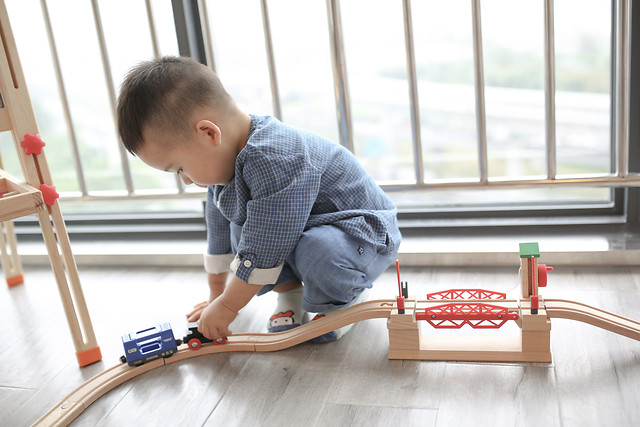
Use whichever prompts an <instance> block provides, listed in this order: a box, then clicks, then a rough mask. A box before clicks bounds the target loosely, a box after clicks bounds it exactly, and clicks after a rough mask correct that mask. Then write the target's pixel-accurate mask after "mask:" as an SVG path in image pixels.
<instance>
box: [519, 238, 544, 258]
mask: <svg viewBox="0 0 640 427" xmlns="http://www.w3.org/2000/svg"><path fill="white" fill-rule="evenodd" d="M531 257H536V258H540V249H538V242H531V243H520V258H531Z"/></svg>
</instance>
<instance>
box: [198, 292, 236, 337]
mask: <svg viewBox="0 0 640 427" xmlns="http://www.w3.org/2000/svg"><path fill="white" fill-rule="evenodd" d="M237 315H238V312H237V311H234V310H232V309H230V308H228V307H227V306H225V305H224V304H223V303H222V298H216V299H215V300H214V301H213V302H211V303H210V304H209V305H208V306H207V307H206V308H204V309H203V310H202V312H201V314H200V320H199V321H198V331H200V332H201V333H202V334H203V335H204V336H205V337H207V338H209V339H210V340H216V339H218V338H223V337H226V336H229V335H231V331H230V330H229V324H230V323H231V322H233V320H234V319H235V318H236V316H237Z"/></svg>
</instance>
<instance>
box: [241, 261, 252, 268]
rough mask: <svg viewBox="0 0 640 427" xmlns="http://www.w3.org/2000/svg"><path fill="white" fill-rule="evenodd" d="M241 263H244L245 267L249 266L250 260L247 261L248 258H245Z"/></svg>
mask: <svg viewBox="0 0 640 427" xmlns="http://www.w3.org/2000/svg"><path fill="white" fill-rule="evenodd" d="M242 264H244V266H245V267H247V268H249V267H251V261H249V260H248V259H245V260H244V262H243V263H242Z"/></svg>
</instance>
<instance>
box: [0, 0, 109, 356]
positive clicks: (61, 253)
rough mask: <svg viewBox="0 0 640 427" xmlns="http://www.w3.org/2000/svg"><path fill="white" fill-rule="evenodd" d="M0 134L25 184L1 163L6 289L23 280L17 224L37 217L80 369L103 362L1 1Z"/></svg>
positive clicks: (0, 240)
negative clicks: (9, 139) (8, 140)
mask: <svg viewBox="0 0 640 427" xmlns="http://www.w3.org/2000/svg"><path fill="white" fill-rule="evenodd" d="M0 37H1V38H2V49H1V52H0V97H1V101H2V103H1V105H0V131H3V132H5V131H11V133H12V135H13V140H14V142H15V148H16V151H17V153H18V158H19V159H20V167H21V169H22V173H23V175H24V180H20V179H18V178H16V177H14V176H11V175H10V174H8V173H6V172H5V171H4V170H2V169H1V168H2V164H1V163H0V222H1V223H2V225H1V226H0V248H1V249H2V267H3V270H4V274H5V277H6V279H7V284H8V285H9V286H16V285H19V284H21V283H23V281H24V277H23V273H22V266H21V264H20V259H19V256H18V251H17V248H16V235H15V231H14V228H13V223H12V220H14V219H16V218H20V217H23V216H26V215H31V214H34V215H35V216H36V217H37V218H38V221H39V223H40V228H41V230H42V237H43V239H44V242H45V245H46V247H47V251H48V253H49V258H50V261H51V267H52V268H53V272H54V274H55V277H56V281H57V284H58V290H59V292H60V297H61V299H62V304H63V306H64V311H65V314H66V317H67V321H68V324H69V329H70V330H71V336H72V339H73V344H74V346H75V350H76V357H77V360H78V364H79V365H80V366H85V365H88V364H91V363H94V362H97V361H99V360H101V359H102V355H101V353H100V347H98V345H97V343H96V337H95V334H94V332H93V327H92V325H91V320H90V318H89V312H88V310H87V305H86V302H85V299H84V295H83V292H82V287H81V285H80V279H79V277H78V270H77V267H76V263H75V260H74V258H73V253H72V252H71V246H70V243H69V236H68V235H67V230H66V227H65V223H64V220H63V218H62V213H61V211H60V206H59V204H58V201H57V198H58V194H57V193H56V191H55V186H54V185H53V182H52V179H51V173H50V171H49V167H48V165H47V159H46V157H45V155H44V146H45V143H44V142H43V141H42V138H41V137H40V134H39V132H38V126H37V123H36V120H35V116H34V113H33V108H32V106H31V100H30V98H29V93H28V91H27V86H26V83H25V80H24V75H23V73H22V67H21V65H20V60H19V58H18V52H17V49H16V44H15V40H14V38H13V33H12V31H11V26H10V24H9V18H8V15H7V9H6V6H5V4H4V1H0Z"/></svg>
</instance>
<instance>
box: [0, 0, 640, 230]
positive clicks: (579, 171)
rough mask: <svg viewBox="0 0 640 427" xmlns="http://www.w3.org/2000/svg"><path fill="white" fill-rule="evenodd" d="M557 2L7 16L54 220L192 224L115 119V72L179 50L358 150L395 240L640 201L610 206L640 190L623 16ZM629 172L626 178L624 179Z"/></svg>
mask: <svg viewBox="0 0 640 427" xmlns="http://www.w3.org/2000/svg"><path fill="white" fill-rule="evenodd" d="M553 3H555V4H554V8H553V11H546V10H545V4H548V3H545V2H539V1H533V0H527V1H525V2H518V4H517V5H515V4H514V3H513V2H510V1H508V0H491V1H484V2H480V1H479V0H477V1H472V2H468V1H466V0H465V1H463V0H451V1H449V2H444V3H443V2H435V1H415V0H414V1H411V0H404V1H397V2H387V1H382V0H374V1H371V0H342V1H340V0H328V1H326V0H309V1H305V2H299V1H295V0H238V1H234V2H228V1H223V0H203V1H195V0H186V1H173V2H171V3H169V2H148V1H143V0H116V1H97V2H86V1H82V0H72V1H65V2H61V1H55V0H49V1H44V2H39V1H37V0H7V7H8V9H9V16H10V19H11V22H12V27H13V31H14V33H15V36H16V41H17V44H18V49H19V52H20V54H21V58H20V59H21V61H22V65H23V69H24V73H25V76H26V79H27V83H28V84H29V90H30V93H31V98H32V102H33V105H34V110H35V112H36V117H37V119H38V122H39V126H40V130H41V133H42V134H43V135H44V139H45V141H46V142H47V147H48V150H47V158H48V161H49V164H50V167H51V170H52V171H53V175H54V180H55V181H56V186H57V188H58V190H59V191H60V192H61V193H62V196H63V201H62V203H63V210H64V212H65V215H66V216H67V219H68V220H69V218H70V216H71V217H73V215H74V214H78V215H88V214H95V215H103V214H116V213H117V214H121V216H123V217H126V216H127V215H133V214H135V215H138V214H139V215H142V216H144V215H150V214H154V215H157V216H158V217H162V218H165V219H166V218H168V217H172V216H174V217H179V216H184V215H185V212H187V213H188V214H187V217H189V218H192V217H193V216H196V217H197V216H201V213H202V199H203V194H202V192H201V191H199V190H197V189H189V188H184V187H183V186H182V184H181V183H180V182H179V180H178V179H176V177H175V176H174V175H173V174H167V173H163V172H159V171H155V170H152V169H151V168H149V167H147V166H146V165H144V164H142V163H141V162H140V161H139V160H138V159H137V158H135V157H132V156H130V155H128V154H127V153H124V152H123V150H122V149H121V148H120V147H119V143H118V138H117V135H116V130H115V125H114V117H113V116H114V102H115V97H116V95H117V92H118V90H119V85H120V82H121V81H122V79H123V77H124V75H125V73H126V72H127V70H128V69H129V68H130V67H131V66H133V65H134V64H135V63H137V62H139V61H141V60H145V59H150V58H152V57H153V56H155V55H167V54H169V55H177V54H179V53H189V49H190V47H189V46H185V44H184V41H181V40H184V38H185V37H186V39H187V40H193V39H196V41H198V42H199V43H200V44H201V45H202V46H203V47H204V50H205V51H206V52H205V53H206V55H205V56H204V57H203V58H201V59H203V60H205V58H206V61H207V62H208V63H209V65H210V66H211V67H212V68H214V69H215V70H216V71H217V72H218V73H219V75H220V77H221V79H222V81H223V82H224V83H225V86H226V87H227V90H228V91H229V92H230V93H231V94H232V96H233V97H234V98H235V99H236V100H237V101H238V102H239V103H240V104H241V105H242V106H243V107H244V108H245V109H246V110H247V111H250V112H254V113H258V114H272V115H276V116H278V117H280V118H281V119H282V120H283V121H285V122H286V123H290V124H292V125H295V126H300V127H305V128H308V129H311V130H313V131H315V132H318V133H320V134H322V135H325V136H327V137H329V138H330V139H332V140H335V141H336V143H341V144H344V145H346V146H347V147H349V148H350V149H352V150H353V152H354V153H355V154H356V156H357V157H358V158H359V160H360V161H361V162H362V164H363V165H364V167H365V168H366V169H367V170H368V171H369V172H370V173H371V174H372V176H374V178H375V179H376V180H377V181H378V182H379V183H380V184H381V185H382V186H383V188H385V189H386V190H387V191H388V193H389V194H390V196H391V197H392V199H393V200H394V201H395V202H396V203H397V205H398V206H399V208H400V210H401V212H402V215H403V216H402V218H404V219H405V220H407V222H406V223H409V222H411V221H413V222H414V223H415V224H418V223H419V222H420V219H429V218H440V217H442V218H450V217H452V216H453V217H456V216H460V217H475V218H478V217H482V216H487V217H504V216H510V217H513V216H519V215H521V216H536V215H554V216H557V215H571V216H575V215H577V214H581V215H589V216H594V215H602V214H609V215H624V213H625V211H624V209H625V206H635V204H637V203H638V202H637V201H636V199H637V191H635V190H633V189H624V188H623V187H632V186H637V185H638V182H640V177H639V176H638V170H639V169H640V166H639V165H638V163H639V161H638V159H637V158H635V157H633V155H634V153H636V157H637V152H638V150H639V148H638V145H639V144H640V143H639V142H638V138H637V136H638V135H636V134H635V133H633V132H632V133H631V135H630V136H631V137H630V138H629V142H628V148H629V151H628V152H626V156H627V157H620V156H619V155H618V153H619V152H620V150H621V149H622V150H623V151H624V150H626V148H627V145H625V144H622V143H621V141H625V139H624V138H625V135H624V133H625V132H626V131H628V128H625V126H626V125H627V124H626V122H625V121H624V120H620V114H625V112H624V111H623V110H621V107H620V105H622V106H624V105H625V104H624V102H620V99H621V94H622V95H624V94H626V93H628V92H629V87H627V86H625V84H628V81H627V82H625V81H624V78H625V74H624V73H621V70H620V68H619V64H621V63H622V64H624V63H625V62H624V61H621V55H626V51H625V50H624V49H619V46H625V43H626V44H627V45H628V44H629V40H626V39H625V38H624V37H625V36H626V34H627V33H626V32H625V25H626V24H625V21H624V19H623V20H620V18H619V16H623V17H624V16H626V13H628V12H630V5H629V4H628V1H624V0H619V1H614V2H611V3H608V2H601V1H590V2H589V3H588V6H585V3H584V2H578V1H577V0H563V1H562V2H553ZM41 4H42V5H44V6H45V7H44V9H41ZM578 9H579V10H580V19H575V11H576V10H578ZM36 10H42V13H34V11H36ZM176 10H179V11H180V14H181V16H182V15H183V16H184V22H180V20H179V19H176V18H175V17H174V12H175V11H176ZM619 11H622V12H623V14H622V15H620V14H619ZM176 16H177V15H176ZM187 27H188V28H191V29H194V28H195V29H196V31H195V33H194V31H191V30H188V28H187ZM49 30H50V31H49ZM626 30H628V28H626ZM176 31H177V33H178V34H179V35H180V37H177V36H176ZM78 34H82V35H83V36H82V37H78ZM181 37H182V38H181ZM637 44H638V43H636V44H635V45H637ZM43 46H51V54H48V53H46V51H45V50H43V48H42V47H43ZM549 46H550V47H549ZM631 46H633V44H631ZM627 60H628V59H627ZM632 76H633V75H632ZM631 81H632V82H633V80H631ZM621 85H622V86H621ZM629 102H630V107H631V108H632V109H634V108H637V107H636V104H637V100H636V99H635V98H632V99H631V100H630V101H629ZM623 119H624V118H623ZM620 123H621V124H622V126H623V128H622V129H621V128H620V127H619V124H620ZM632 126H633V124H632ZM0 151H1V152H2V153H3V156H4V159H3V162H4V164H5V168H6V169H7V170H8V171H9V172H10V173H13V174H16V175H20V171H19V168H18V166H17V165H18V163H17V160H15V158H13V157H12V152H13V142H12V141H11V138H10V136H9V135H0ZM623 154H624V153H623ZM621 159H622V162H621V161H620V160H621ZM625 159H626V160H628V161H627V163H626V165H625V167H626V168H629V170H630V171H631V173H630V174H626V173H621V171H620V165H621V163H624V160H625ZM559 182H560V185H558V183H559ZM570 183H571V184H575V183H578V184H580V185H568V184H570ZM591 184H593V185H591ZM621 187H622V189H621ZM79 200H82V203H79V202H78V201H79ZM532 210H535V211H536V212H537V213H535V214H534V213H532ZM409 220H410V221H409ZM636 221H637V220H636Z"/></svg>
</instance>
